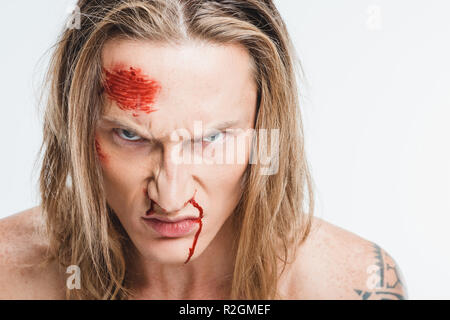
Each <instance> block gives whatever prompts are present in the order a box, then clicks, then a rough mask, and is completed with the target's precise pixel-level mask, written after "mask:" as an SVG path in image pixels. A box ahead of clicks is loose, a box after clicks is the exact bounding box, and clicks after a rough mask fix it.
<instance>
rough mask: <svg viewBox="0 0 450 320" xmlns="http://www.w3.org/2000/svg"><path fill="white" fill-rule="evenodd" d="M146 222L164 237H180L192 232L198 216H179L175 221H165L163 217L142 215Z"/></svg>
mask: <svg viewBox="0 0 450 320" xmlns="http://www.w3.org/2000/svg"><path fill="white" fill-rule="evenodd" d="M142 219H143V220H144V222H145V223H146V224H147V225H148V226H150V227H151V228H152V229H153V230H154V231H156V232H157V233H158V234H159V235H161V236H162V237H164V238H179V237H183V236H186V235H188V234H190V233H191V232H192V231H193V230H194V228H195V225H196V223H198V221H199V219H198V218H192V217H189V218H178V219H177V220H175V221H165V220H167V218H166V217H164V219H165V220H162V218H161V217H152V218H148V217H142Z"/></svg>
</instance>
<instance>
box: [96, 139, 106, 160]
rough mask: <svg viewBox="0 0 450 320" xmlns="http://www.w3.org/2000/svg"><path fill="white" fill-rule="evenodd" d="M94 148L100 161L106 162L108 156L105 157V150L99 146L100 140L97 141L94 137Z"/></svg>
mask: <svg viewBox="0 0 450 320" xmlns="http://www.w3.org/2000/svg"><path fill="white" fill-rule="evenodd" d="M95 150H96V151H97V156H98V158H99V159H100V161H102V162H104V163H106V161H107V159H108V158H107V156H106V154H105V152H104V151H103V150H102V148H101V146H100V142H98V140H97V139H95Z"/></svg>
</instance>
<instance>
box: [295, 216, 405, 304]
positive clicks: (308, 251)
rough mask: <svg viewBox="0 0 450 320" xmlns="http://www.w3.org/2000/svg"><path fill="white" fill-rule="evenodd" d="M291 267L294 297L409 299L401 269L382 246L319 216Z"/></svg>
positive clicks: (315, 219) (314, 220)
mask: <svg viewBox="0 0 450 320" xmlns="http://www.w3.org/2000/svg"><path fill="white" fill-rule="evenodd" d="M290 269H291V272H290V281H289V283H290V287H289V288H290V291H289V296H290V298H291V299H363V300H367V299H369V300H372V299H377V300H380V299H407V289H406V284H405V281H404V278H403V276H402V274H401V271H400V268H399V266H398V265H397V263H396V262H395V260H394V259H393V258H392V257H391V256H390V255H389V254H388V253H387V252H386V251H385V250H384V249H383V248H381V247H380V246H378V245H377V244H376V243H373V242H371V241H369V240H366V239H364V238H362V237H360V236H358V235H356V234H354V233H352V232H350V231H347V230H345V229H342V228H340V227H338V226H335V225H333V224H331V223H329V222H326V221H324V220H323V219H320V218H317V217H314V218H313V224H312V228H311V233H310V235H309V237H308V238H307V239H306V240H305V242H304V243H303V244H302V245H301V246H300V247H299V248H298V251H297V256H296V259H295V261H294V262H293V263H292V265H291V267H290Z"/></svg>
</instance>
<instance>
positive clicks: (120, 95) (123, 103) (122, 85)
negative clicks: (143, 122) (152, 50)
mask: <svg viewBox="0 0 450 320" xmlns="http://www.w3.org/2000/svg"><path fill="white" fill-rule="evenodd" d="M104 72H105V76H106V77H105V83H104V89H105V92H106V94H107V95H108V97H109V98H110V99H111V100H114V101H115V102H116V103H117V105H118V106H119V108H121V109H122V110H126V111H132V114H133V116H134V117H137V116H138V113H137V112H138V111H142V112H145V113H147V114H149V113H151V112H153V111H156V109H154V108H152V105H153V104H154V103H155V99H156V95H157V94H158V92H159V91H160V89H161V86H160V85H159V84H158V82H157V81H155V80H152V79H150V78H149V77H148V76H146V75H145V74H143V73H142V71H141V70H140V69H138V68H133V67H130V68H129V69H120V68H116V69H114V70H112V71H109V70H106V69H104Z"/></svg>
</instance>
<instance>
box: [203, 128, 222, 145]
mask: <svg viewBox="0 0 450 320" xmlns="http://www.w3.org/2000/svg"><path fill="white" fill-rule="evenodd" d="M223 136H224V133H223V132H220V131H219V132H215V133H214V134H211V135H209V136H206V137H204V138H203V142H206V143H213V142H216V141H217V140H219V139H221V138H223Z"/></svg>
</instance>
